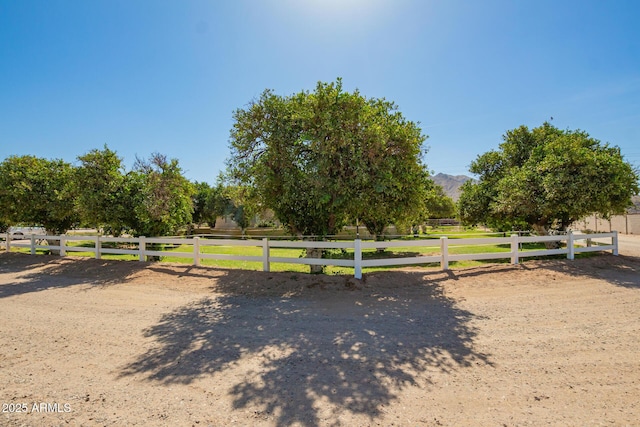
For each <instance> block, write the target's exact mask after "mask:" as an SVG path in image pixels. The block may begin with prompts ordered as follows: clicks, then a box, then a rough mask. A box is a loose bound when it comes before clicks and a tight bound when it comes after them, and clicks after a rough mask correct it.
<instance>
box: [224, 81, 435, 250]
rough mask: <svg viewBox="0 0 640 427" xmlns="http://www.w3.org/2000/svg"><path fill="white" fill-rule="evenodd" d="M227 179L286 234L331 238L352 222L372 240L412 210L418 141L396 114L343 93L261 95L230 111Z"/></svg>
mask: <svg viewBox="0 0 640 427" xmlns="http://www.w3.org/2000/svg"><path fill="white" fill-rule="evenodd" d="M234 120H235V123H234V125H233V129H232V131H231V138H230V144H231V153H232V155H231V158H230V161H229V166H230V176H231V177H232V178H233V179H234V180H235V183H236V184H238V185H241V186H243V187H244V188H247V193H246V195H247V199H248V200H250V201H251V203H253V204H254V205H258V206H260V208H261V209H264V208H269V209H271V210H273V211H274V213H275V215H276V217H277V218H278V220H279V221H280V222H281V223H282V224H283V225H284V226H285V227H287V229H288V230H289V231H290V232H291V233H292V234H294V235H299V236H319V237H320V238H322V237H324V236H327V235H332V234H335V233H336V232H337V231H339V230H340V228H341V227H342V226H343V225H345V224H346V223H347V222H348V221H353V222H355V221H356V220H357V219H360V220H361V221H362V222H363V223H365V224H367V226H370V227H371V228H372V229H373V231H374V232H375V233H380V232H381V230H382V229H383V228H384V227H385V226H387V225H388V224H390V223H392V222H395V221H398V220H401V219H405V217H406V216H408V215H411V214H415V213H417V212H418V211H419V209H420V206H421V201H422V200H423V199H424V195H425V189H424V186H423V179H422V178H423V177H424V175H425V173H426V172H425V167H424V165H423V164H422V154H423V148H422V143H423V142H424V140H425V137H424V136H423V135H422V133H421V130H420V128H419V127H418V126H417V125H416V124H415V123H413V122H411V121H407V120H406V119H404V117H403V116H402V114H401V113H400V112H399V111H398V109H397V107H396V106H395V105H394V104H393V103H392V102H388V101H386V100H384V99H375V98H366V97H364V96H363V95H361V94H360V93H359V92H358V91H357V90H356V91H354V92H353V93H349V92H346V91H344V90H343V89H342V82H341V80H340V79H338V81H336V82H333V83H322V82H319V83H318V85H317V86H316V89H315V91H314V92H306V91H303V92H300V93H297V94H294V95H291V96H279V95H276V94H274V93H273V92H272V91H270V90H267V91H265V92H264V93H263V94H262V95H261V97H260V98H259V99H258V100H256V101H254V102H252V103H251V104H250V105H249V106H248V107H246V108H243V109H239V110H236V112H235V113H234Z"/></svg>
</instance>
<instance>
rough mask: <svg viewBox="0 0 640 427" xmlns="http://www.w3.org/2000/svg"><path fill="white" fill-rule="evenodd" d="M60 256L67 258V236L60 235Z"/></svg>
mask: <svg viewBox="0 0 640 427" xmlns="http://www.w3.org/2000/svg"><path fill="white" fill-rule="evenodd" d="M60 256H67V236H66V235H64V234H61V235H60Z"/></svg>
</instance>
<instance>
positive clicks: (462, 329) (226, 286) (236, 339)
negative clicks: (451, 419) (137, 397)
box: [121, 270, 490, 425]
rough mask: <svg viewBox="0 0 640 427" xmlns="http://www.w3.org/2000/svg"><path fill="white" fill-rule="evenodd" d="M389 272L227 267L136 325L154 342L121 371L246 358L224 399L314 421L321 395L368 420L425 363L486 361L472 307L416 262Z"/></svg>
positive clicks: (209, 372) (151, 377) (417, 379)
mask: <svg viewBox="0 0 640 427" xmlns="http://www.w3.org/2000/svg"><path fill="white" fill-rule="evenodd" d="M194 274H198V273H197V272H194ZM387 275H388V278H389V280H388V283H389V284H388V286H369V285H367V284H366V283H362V282H357V281H355V280H353V279H350V278H347V277H344V276H342V277H340V276H320V277H318V276H309V275H305V277H301V276H300V277H299V276H298V275H291V273H256V272H253V273H248V272H242V271H234V270H229V271H227V272H225V274H224V275H223V277H220V278H218V279H217V283H216V285H215V291H216V294H215V295H211V296H207V297H205V298H202V299H201V300H199V301H197V302H195V303H193V304H190V305H187V306H184V307H181V308H179V309H177V310H175V311H173V312H171V313H168V314H166V315H165V316H163V317H162V318H161V320H160V321H159V323H158V324H156V325H155V326H153V327H151V328H149V329H147V330H146V331H144V335H145V336H146V337H147V338H150V339H152V340H153V344H152V348H151V349H150V350H148V351H147V352H146V353H144V354H141V355H140V356H139V357H138V358H137V360H135V361H133V362H132V363H130V364H128V365H126V366H124V367H123V368H122V372H121V376H122V377H127V376H131V375H142V376H143V377H144V378H145V379H146V380H147V381H151V382H159V383H163V384H174V383H179V384H189V383H192V382H193V381H196V380H197V379H199V378H203V377H206V376H215V375H218V374H220V373H222V372H223V371H225V370H226V369H228V368H230V367H232V366H235V364H237V363H240V362H241V359H245V358H255V360H256V361H255V362H254V363H257V364H258V365H259V369H258V370H256V371H255V372H245V374H244V377H243V378H239V379H237V381H236V382H235V383H231V384H229V385H228V392H229V394H230V396H231V397H232V399H233V406H234V408H236V409H243V408H251V409H252V410H255V408H259V410H260V411H262V413H264V414H267V415H269V416H271V417H274V419H275V420H276V424H277V425H292V424H297V423H299V424H302V425H318V424H319V423H320V416H319V414H318V405H319V404H320V402H323V401H328V402H331V403H332V404H333V405H335V406H336V407H338V408H340V410H342V411H350V412H352V413H357V414H364V415H367V416H369V417H370V418H371V419H372V420H374V419H376V418H377V417H379V416H381V415H382V412H381V411H382V409H383V408H384V406H387V405H389V404H390V403H391V402H392V401H393V400H395V399H396V397H397V395H398V393H399V392H400V391H401V390H402V389H403V388H405V387H408V386H422V387H425V386H427V385H428V378H429V374H428V372H429V371H433V370H436V371H444V372H449V371H453V370H456V369H462V368H464V367H467V366H470V364H472V363H479V364H490V357H489V355H486V354H481V353H478V352H477V351H475V350H474V338H475V336H476V330H475V329H474V327H473V326H471V324H470V321H471V320H472V319H473V317H474V315H473V314H472V313H470V312H468V311H465V310H462V309H460V308H458V307H456V304H455V301H453V300H452V299H450V298H447V297H446V296H445V295H444V293H443V290H442V288H441V287H440V286H439V285H437V284H434V283H430V282H427V281H425V280H423V277H424V274H422V273H411V272H409V273H408V272H393V273H387ZM298 279H300V280H298Z"/></svg>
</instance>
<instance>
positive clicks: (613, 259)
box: [522, 253, 640, 289]
mask: <svg viewBox="0 0 640 427" xmlns="http://www.w3.org/2000/svg"><path fill="white" fill-rule="evenodd" d="M522 266H523V268H525V269H529V268H545V269H548V270H552V271H556V272H559V273H563V274H567V275H571V276H574V277H584V278H589V279H599V280H604V281H606V282H608V283H611V284H612V285H615V286H622V287H625V288H635V289H640V257H636V256H628V255H618V256H613V255H611V254H607V253H603V254H597V255H592V256H586V257H582V258H576V259H575V260H572V261H570V260H566V259H559V260H549V261H544V262H540V263H537V264H534V266H533V267H529V265H528V264H527V263H526V262H525V263H523V264H522Z"/></svg>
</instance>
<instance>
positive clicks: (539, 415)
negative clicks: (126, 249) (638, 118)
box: [0, 237, 640, 426]
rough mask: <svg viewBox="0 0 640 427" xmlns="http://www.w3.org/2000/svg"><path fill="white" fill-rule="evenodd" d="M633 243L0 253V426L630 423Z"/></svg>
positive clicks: (638, 251) (639, 396) (638, 346)
mask: <svg viewBox="0 0 640 427" xmlns="http://www.w3.org/2000/svg"><path fill="white" fill-rule="evenodd" d="M627 241H628V242H629V243H626V242H627ZM638 243H640V240H638V239H637V238H635V237H631V238H626V237H623V238H622V239H621V251H620V253H621V255H620V256H618V257H614V256H612V255H609V254H604V255H601V256H596V257H591V258H585V259H579V260H576V261H573V262H570V261H565V260H549V261H525V262H524V263H522V264H520V265H518V266H511V265H506V264H493V265H486V266H482V267H476V268H468V269H460V270H453V271H449V272H440V271H433V270H431V271H430V270H424V269H404V270H401V271H393V272H384V273H372V274H368V275H366V276H365V280H363V281H355V280H353V279H351V278H349V277H336V276H310V275H303V274H294V273H262V272H247V271H237V270H222V269H213V268H196V267H189V266H178V265H167V264H146V263H139V262H122V261H120V262H117V261H115V262H114V261H111V262H109V261H98V260H91V259H77V258H56V257H48V256H29V255H20V254H5V253H0V405H2V406H1V408H0V425H3V426H69V425H70V426H125V425H127V426H229V425H239V426H246V425H258V426H370V425H371V426H377V425H380V426H390V425H395V426H441V425H445V426H465V425H468V426H472V425H473V426H521V425H535V426H540V425H554V426H555V425H558V426H560V425H567V426H577V425H580V426H601V425H606V426H627V425H628V426H637V425H640V245H638Z"/></svg>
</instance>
